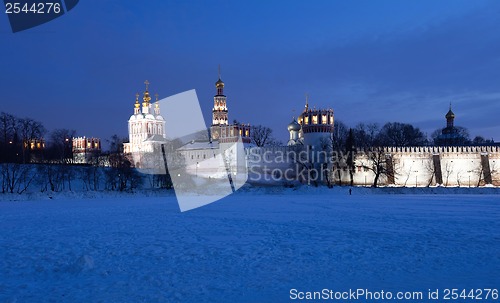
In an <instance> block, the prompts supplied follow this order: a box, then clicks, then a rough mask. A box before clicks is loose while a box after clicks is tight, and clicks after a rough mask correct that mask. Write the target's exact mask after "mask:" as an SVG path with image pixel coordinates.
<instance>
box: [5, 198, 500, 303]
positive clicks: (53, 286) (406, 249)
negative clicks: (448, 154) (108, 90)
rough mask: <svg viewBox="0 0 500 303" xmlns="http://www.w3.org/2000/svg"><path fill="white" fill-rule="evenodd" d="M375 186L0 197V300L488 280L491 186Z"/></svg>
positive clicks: (235, 297) (498, 228)
mask: <svg viewBox="0 0 500 303" xmlns="http://www.w3.org/2000/svg"><path fill="white" fill-rule="evenodd" d="M386 191H389V192H390V189H386ZM378 193H379V194H374V192H373V191H371V190H368V189H360V188H354V191H353V195H352V196H349V195H348V194H347V189H346V188H341V189H334V190H327V189H314V188H301V189H300V190H293V189H286V190H282V189H279V190H278V189H272V188H271V189H268V190H265V191H263V190H246V191H244V192H242V193H237V194H235V195H232V196H229V197H227V198H225V199H223V200H221V201H218V202H216V203H213V204H210V205H208V206H205V207H202V208H199V209H196V210H193V211H189V212H185V213H180V212H179V208H178V206H177V202H176V200H175V197H174V196H173V195H172V194H163V195H156V196H149V197H148V196H146V195H135V196H134V195H116V196H103V197H100V198H82V197H70V196H56V197H53V199H46V198H45V199H44V198H43V197H41V196H40V197H38V198H37V199H35V200H32V201H1V202H0V230H1V232H0V302H4V301H5V302H16V301H17V302H288V301H289V300H290V299H289V295H290V293H289V291H290V289H291V288H295V289H298V290H299V291H320V290H322V289H323V288H328V289H332V290H339V291H345V290H348V289H350V288H351V289H356V288H367V289H369V290H373V291H380V290H385V291H394V292H396V291H423V292H425V294H426V293H427V291H428V289H436V288H440V289H444V288H459V289H462V288H466V289H471V288H500V199H499V197H500V196H499V195H495V194H488V193H486V194H474V192H470V194H467V195H466V194H455V195H435V194H411V193H410V194H406V195H394V194H387V193H386V192H384V190H380V191H378ZM296 301H297V300H296ZM423 301H425V300H423ZM423 301H422V300H420V301H411V302H423ZM461 301H462V302H464V300H461ZM482 301H483V302H484V301H485V300H482ZM360 302H362V301H360ZM379 302H380V301H379ZM408 302H410V301H408ZM434 302H436V301H434ZM467 302H469V301H467ZM470 302H472V301H470Z"/></svg>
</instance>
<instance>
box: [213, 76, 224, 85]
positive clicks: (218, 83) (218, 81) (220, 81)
mask: <svg viewBox="0 0 500 303" xmlns="http://www.w3.org/2000/svg"><path fill="white" fill-rule="evenodd" d="M219 86H222V87H223V86H224V82H223V81H222V80H221V79H220V78H219V80H217V82H215V87H219Z"/></svg>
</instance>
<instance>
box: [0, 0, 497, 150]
mask: <svg viewBox="0 0 500 303" xmlns="http://www.w3.org/2000/svg"><path fill="white" fill-rule="evenodd" d="M499 16H500V1H495V0H493V1H472V0H470V1H460V0H453V1H435V0H433V1H421V0H419V1H400V0H396V1H390V0H379V1H374V0H369V1H164V0H162V1H137V0H134V1H126V0H109V1H103V0H82V1H80V3H79V4H78V5H77V6H76V7H75V8H74V9H73V10H71V11H70V12H68V13H67V14H65V15H64V16H62V17H60V18H57V19H55V20H54V21H51V22H49V23H46V24H44V25H41V26H39V27H36V28H33V29H30V30H26V31H23V32H18V33H15V34H13V33H12V32H11V30H10V26H9V24H8V18H7V16H6V15H5V14H2V17H0V41H1V48H0V55H1V59H0V70H1V76H0V77H1V78H0V88H1V94H0V99H1V103H0V104H1V107H0V111H5V112H8V113H11V114H14V115H16V116H20V117H31V118H33V119H36V120H39V121H41V122H43V124H44V125H45V126H46V127H47V129H48V130H49V131H50V130H53V129H55V128H69V129H75V130H76V131H77V134H78V135H80V136H95V137H100V138H102V139H106V138H109V137H110V136H111V135H112V134H119V135H121V136H123V137H125V136H126V135H127V119H128V118H129V117H130V115H131V114H132V112H133V104H134V101H135V94H136V92H139V93H142V92H143V91H144V84H143V82H144V80H146V79H147V80H149V82H150V83H151V85H150V91H151V92H152V93H153V94H154V93H158V94H159V95H160V98H163V97H167V96H169V95H173V94H176V93H179V92H182V91H185V90H189V89H193V88H194V89H196V91H197V94H198V98H199V100H200V103H201V106H202V110H203V111H204V115H205V119H206V121H207V123H210V122H211V109H212V106H213V95H214V94H215V87H214V83H215V81H216V80H217V66H218V65H219V64H220V65H221V69H222V80H223V81H224V82H225V83H226V89H225V94H226V95H227V97H228V108H229V118H230V120H231V121H232V120H233V119H237V120H238V121H240V122H244V123H251V124H263V125H266V126H269V127H271V128H272V129H273V130H274V133H275V135H276V137H277V138H278V139H280V140H282V141H286V139H287V131H286V126H287V124H288V123H289V122H290V121H291V119H292V116H294V115H295V116H296V115H297V114H299V113H300V111H301V110H302V109H303V106H304V94H305V93H308V94H309V96H310V99H309V100H310V105H311V106H316V107H321V108H327V107H328V108H329V107H331V108H333V109H334V111H335V117H336V119H338V120H341V121H343V122H344V123H346V124H347V125H348V126H355V125H356V124H357V123H359V122H366V123H370V122H377V123H380V124H383V123H385V122H394V121H397V122H406V123H412V124H414V125H415V126H418V127H420V128H421V129H422V130H423V131H424V132H426V133H428V134H430V133H431V132H432V131H433V130H435V129H437V128H440V127H444V126H445V118H444V115H445V114H446V112H447V111H448V106H449V103H450V102H452V104H453V110H454V112H455V114H456V121H455V122H456V124H457V125H460V126H464V127H467V128H468V129H469V130H470V133H471V136H472V137H474V136H476V135H482V136H484V137H486V138H494V139H495V140H500V125H499V123H498V120H499V119H498V114H499V113H500V17H499ZM186 119H189V116H188V115H186Z"/></svg>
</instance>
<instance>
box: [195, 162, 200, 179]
mask: <svg viewBox="0 0 500 303" xmlns="http://www.w3.org/2000/svg"><path fill="white" fill-rule="evenodd" d="M198 166H200V164H199V163H198V162H196V177H198Z"/></svg>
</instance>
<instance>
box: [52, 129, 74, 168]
mask: <svg viewBox="0 0 500 303" xmlns="http://www.w3.org/2000/svg"><path fill="white" fill-rule="evenodd" d="M75 135H76V131H75V130H72V129H71V130H70V129H65V128H60V129H55V130H54V131H52V133H51V134H50V147H49V149H50V152H49V153H50V156H49V157H50V158H51V159H52V160H56V161H59V162H60V163H71V162H72V161H73V152H72V149H73V141H72V140H73V137H75Z"/></svg>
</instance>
